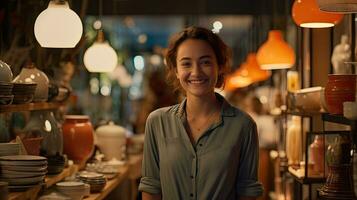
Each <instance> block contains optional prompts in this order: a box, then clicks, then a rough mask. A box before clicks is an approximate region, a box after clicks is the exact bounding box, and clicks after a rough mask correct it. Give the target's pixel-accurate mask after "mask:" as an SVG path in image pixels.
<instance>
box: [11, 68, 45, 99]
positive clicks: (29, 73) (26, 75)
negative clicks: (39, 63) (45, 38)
mask: <svg viewBox="0 0 357 200" xmlns="http://www.w3.org/2000/svg"><path fill="white" fill-rule="evenodd" d="M13 82H15V83H37V87H36V90H35V94H34V97H33V100H32V101H34V102H41V101H47V98H48V85H49V80H48V77H47V75H46V74H45V73H43V72H42V71H41V70H39V69H37V68H36V67H35V65H33V64H30V65H27V66H26V67H24V68H22V69H21V72H20V74H19V75H17V76H16V77H15V79H14V80H13Z"/></svg>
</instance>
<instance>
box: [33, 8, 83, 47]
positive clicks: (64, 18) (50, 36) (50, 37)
mask: <svg viewBox="0 0 357 200" xmlns="http://www.w3.org/2000/svg"><path fill="white" fill-rule="evenodd" d="M34 31H35V37H36V39H37V41H38V43H40V45H41V46H42V47H46V48H73V47H75V46H76V44H77V43H78V42H79V40H80V39H81V37H82V33H83V27H82V22H81V19H80V18H79V17H78V15H77V14H76V13H75V12H74V11H73V10H71V9H70V8H69V6H68V2H67V1H64V2H63V3H56V2H54V1H50V3H49V4H48V7H47V9H46V10H44V11H42V12H41V13H40V15H39V16H38V17H37V19H36V21H35V27H34Z"/></svg>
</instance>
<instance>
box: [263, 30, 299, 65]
mask: <svg viewBox="0 0 357 200" xmlns="http://www.w3.org/2000/svg"><path fill="white" fill-rule="evenodd" d="M257 61H258V64H259V65H260V68H261V69H264V70H273V69H287V68H291V67H292V66H293V65H294V64H295V52H294V50H293V48H291V47H290V46H289V44H288V43H286V42H285V41H284V40H283V37H282V33H281V31H279V30H271V31H269V35H268V40H267V41H266V42H265V43H263V44H262V46H260V48H259V49H258V52H257Z"/></svg>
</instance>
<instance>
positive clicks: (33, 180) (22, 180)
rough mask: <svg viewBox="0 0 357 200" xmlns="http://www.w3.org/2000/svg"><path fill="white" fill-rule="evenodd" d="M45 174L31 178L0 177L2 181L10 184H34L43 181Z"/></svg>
mask: <svg viewBox="0 0 357 200" xmlns="http://www.w3.org/2000/svg"><path fill="white" fill-rule="evenodd" d="M44 179H45V176H35V177H29V178H6V179H5V178H0V181H5V182H8V183H9V185H33V184H35V183H40V182H43V180H44Z"/></svg>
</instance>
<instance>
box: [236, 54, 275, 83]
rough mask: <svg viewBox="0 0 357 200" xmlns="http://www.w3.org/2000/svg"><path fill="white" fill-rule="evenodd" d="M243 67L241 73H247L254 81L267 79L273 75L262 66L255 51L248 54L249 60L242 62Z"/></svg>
mask: <svg viewBox="0 0 357 200" xmlns="http://www.w3.org/2000/svg"><path fill="white" fill-rule="evenodd" d="M241 68H242V70H241V75H242V76H243V75H244V73H245V74H246V75H247V76H249V77H250V78H251V79H252V80H253V82H259V81H265V80H267V79H268V78H269V77H270V75H271V73H270V71H267V70H262V69H261V68H260V66H259V64H258V61H257V57H256V54H255V53H250V54H248V57H247V61H246V62H245V63H243V64H242V66H241Z"/></svg>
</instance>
